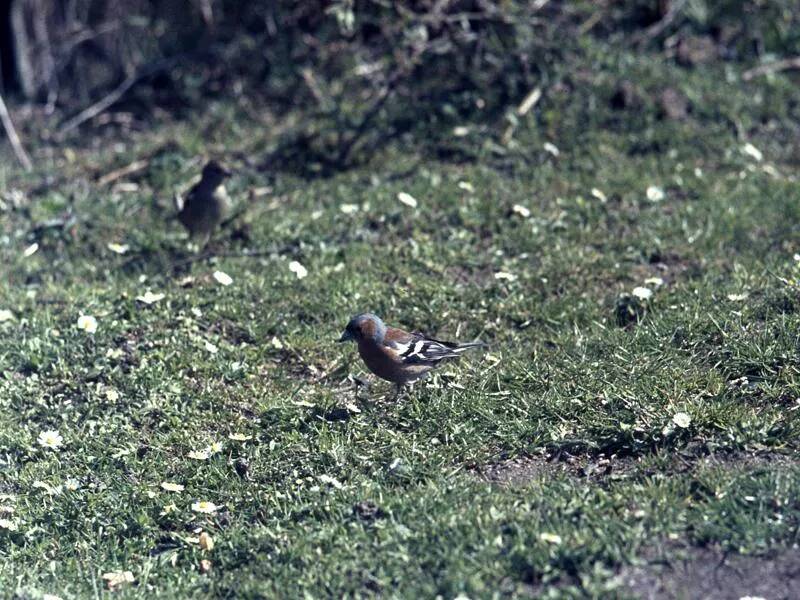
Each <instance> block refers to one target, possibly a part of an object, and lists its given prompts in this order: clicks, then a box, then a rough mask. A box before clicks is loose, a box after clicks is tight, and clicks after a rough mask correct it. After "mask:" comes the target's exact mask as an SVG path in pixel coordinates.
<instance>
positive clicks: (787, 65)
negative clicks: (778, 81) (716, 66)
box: [742, 56, 800, 81]
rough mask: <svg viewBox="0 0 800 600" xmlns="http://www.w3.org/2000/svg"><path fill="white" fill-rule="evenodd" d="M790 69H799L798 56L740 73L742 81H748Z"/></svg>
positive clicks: (799, 57)
mask: <svg viewBox="0 0 800 600" xmlns="http://www.w3.org/2000/svg"><path fill="white" fill-rule="evenodd" d="M790 69H800V56H795V57H793V58H784V59H783V60H776V61H774V62H771V63H767V64H765V65H759V66H757V67H753V68H752V69H748V70H747V71H745V72H744V73H742V79H744V80H745V81H750V80H751V79H753V78H754V77H759V76H761V75H768V74H769V73H777V72H778V71H788V70H790Z"/></svg>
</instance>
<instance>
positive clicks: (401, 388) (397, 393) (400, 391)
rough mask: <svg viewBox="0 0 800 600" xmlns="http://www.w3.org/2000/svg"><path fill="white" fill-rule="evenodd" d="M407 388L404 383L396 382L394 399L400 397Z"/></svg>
mask: <svg viewBox="0 0 800 600" xmlns="http://www.w3.org/2000/svg"><path fill="white" fill-rule="evenodd" d="M405 389H406V386H405V385H403V384H402V383H395V384H394V398H392V400H397V399H399V398H400V396H402V395H403V392H404V391H405Z"/></svg>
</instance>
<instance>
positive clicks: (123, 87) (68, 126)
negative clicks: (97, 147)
mask: <svg viewBox="0 0 800 600" xmlns="http://www.w3.org/2000/svg"><path fill="white" fill-rule="evenodd" d="M137 81H139V77H137V76H135V75H131V76H130V77H127V78H126V79H125V80H124V81H123V82H122V83H120V84H119V85H118V86H117V87H116V88H114V89H113V90H112V91H111V92H110V93H109V94H108V95H106V96H105V97H104V98H102V99H101V100H98V101H97V102H95V103H94V104H92V105H91V106H89V107H87V108H85V109H83V110H82V111H81V112H79V113H78V114H77V115H75V116H74V117H72V118H71V119H68V120H67V121H66V122H65V123H64V124H63V125H62V126H61V127H59V128H58V137H63V136H64V135H66V134H67V133H69V132H70V131H72V130H73V129H75V128H76V127H78V126H79V125H81V124H82V123H84V122H86V121H88V120H89V119H92V118H94V117H96V116H97V115H99V114H100V113H101V112H103V111H105V110H106V109H107V108H108V107H109V106H111V105H112V104H114V103H115V102H116V101H117V100H119V99H120V98H122V96H124V95H125V92H127V91H128V90H129V89H131V88H132V87H133V85H134V84H135V83H136V82H137Z"/></svg>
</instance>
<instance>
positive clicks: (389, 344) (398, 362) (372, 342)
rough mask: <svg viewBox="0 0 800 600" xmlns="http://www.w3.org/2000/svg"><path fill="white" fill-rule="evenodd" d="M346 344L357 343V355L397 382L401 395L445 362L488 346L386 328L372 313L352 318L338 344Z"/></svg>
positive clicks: (376, 372)
mask: <svg viewBox="0 0 800 600" xmlns="http://www.w3.org/2000/svg"><path fill="white" fill-rule="evenodd" d="M347 341H355V342H356V343H357V344H358V353H359V354H360V355H361V358H362V360H363V361H364V364H366V365H367V368H368V369H369V370H370V371H372V372H373V373H374V374H375V375H377V376H378V377H380V378H381V379H385V380H386V381H391V382H392V383H394V384H395V385H396V386H397V392H398V394H399V393H400V391H401V390H402V388H403V386H404V385H406V384H413V383H414V382H415V381H417V380H419V379H421V378H422V377H424V376H425V375H426V374H427V373H428V371H430V370H431V369H433V368H435V367H437V366H438V365H439V364H440V363H441V362H442V361H444V360H447V359H451V358H458V357H459V356H461V353H462V352H464V351H465V350H469V349H470V348H478V347H481V346H485V345H486V344H484V343H483V342H468V343H466V344H457V343H454V342H443V341H441V340H435V339H433V338H430V337H427V336H425V335H423V334H421V333H417V332H414V333H409V332H408V331H403V330H402V329H397V328H396V327H387V326H386V325H385V324H384V322H383V321H382V320H381V319H380V318H379V317H377V316H376V315H373V314H372V313H362V314H360V315H356V316H355V317H353V318H352V319H350V322H349V323H348V324H347V327H346V328H345V330H344V333H342V337H340V338H339V342H347Z"/></svg>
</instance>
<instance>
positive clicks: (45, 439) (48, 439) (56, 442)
mask: <svg viewBox="0 0 800 600" xmlns="http://www.w3.org/2000/svg"><path fill="white" fill-rule="evenodd" d="M36 441H37V442H39V445H40V446H42V447H43V448H47V449H48V450H58V449H59V448H60V447H61V445H62V444H63V443H64V438H62V437H61V434H60V433H58V431H56V430H55V429H48V430H47V431H43V432H41V433H40V434H39V437H38V438H37V440H36Z"/></svg>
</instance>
